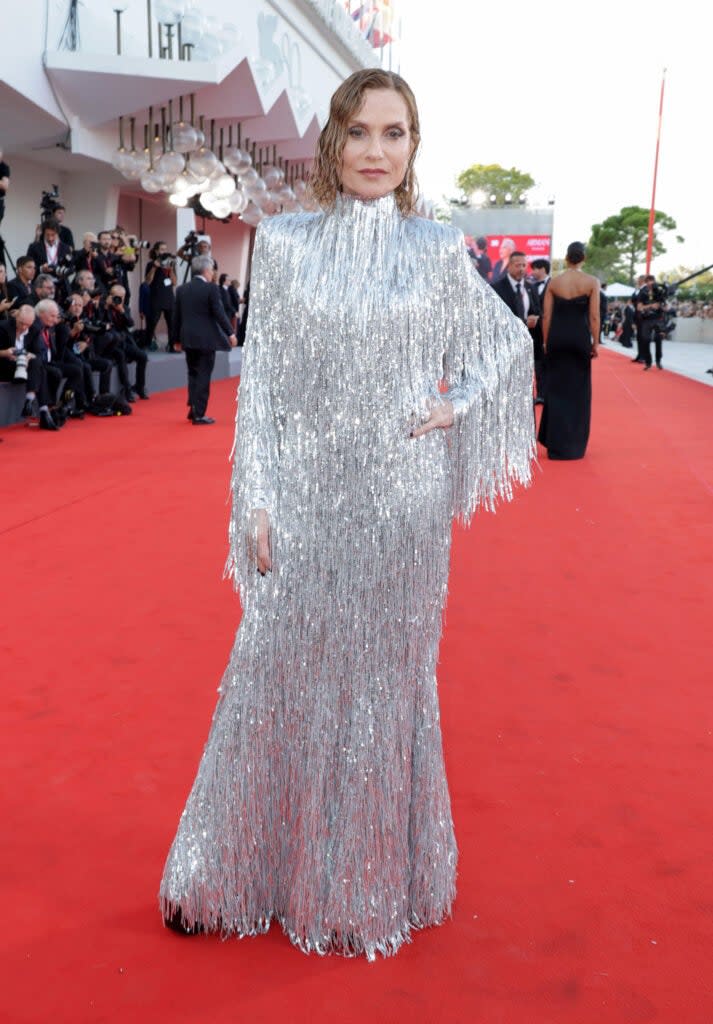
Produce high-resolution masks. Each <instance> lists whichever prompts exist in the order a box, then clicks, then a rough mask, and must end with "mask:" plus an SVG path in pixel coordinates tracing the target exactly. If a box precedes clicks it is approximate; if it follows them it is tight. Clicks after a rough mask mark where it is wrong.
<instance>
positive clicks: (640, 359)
mask: <svg viewBox="0 0 713 1024" xmlns="http://www.w3.org/2000/svg"><path fill="white" fill-rule="evenodd" d="M645 284H646V276H645V275H644V274H640V275H639V277H637V279H636V290H635V291H634V293H633V295H632V296H631V301H632V302H633V304H634V327H635V329H636V355H635V356H634V358H633V359H632V360H631V361H632V363H645V362H646V359H645V358H644V345H643V341H642V336H641V335H642V332H641V317H640V316H639V295H640V294H641V292H643V290H644V285H645Z"/></svg>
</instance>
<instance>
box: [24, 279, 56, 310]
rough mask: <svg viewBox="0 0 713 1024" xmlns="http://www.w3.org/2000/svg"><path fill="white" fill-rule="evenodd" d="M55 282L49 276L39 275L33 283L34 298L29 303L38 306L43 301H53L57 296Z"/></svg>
mask: <svg viewBox="0 0 713 1024" xmlns="http://www.w3.org/2000/svg"><path fill="white" fill-rule="evenodd" d="M55 291H56V288H55V284H54V280H53V279H52V278H51V277H50V275H49V274H38V275H37V277H36V278H35V280H34V281H33V282H32V297H31V299H29V300H28V301H29V302H30V303H31V305H33V306H36V305H37V303H38V302H41V301H42V299H53V298H54V295H55Z"/></svg>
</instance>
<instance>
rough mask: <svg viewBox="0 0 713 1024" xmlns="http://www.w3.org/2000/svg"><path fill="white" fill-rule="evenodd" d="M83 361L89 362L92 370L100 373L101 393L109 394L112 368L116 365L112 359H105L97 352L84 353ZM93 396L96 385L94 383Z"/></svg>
mask: <svg viewBox="0 0 713 1024" xmlns="http://www.w3.org/2000/svg"><path fill="white" fill-rule="evenodd" d="M82 359H83V361H84V362H85V363H87V364H88V366H89V368H90V370H91V371H92V372H96V373H98V374H99V394H100V395H108V394H109V392H110V391H111V368H112V366H113V365H114V364H113V363H112V361H111V359H104V358H102V356H98V355H95V354H92V355H89V356H88V355H86V354H85V355H84V356H83V357H82ZM92 397H94V386H93V384H92Z"/></svg>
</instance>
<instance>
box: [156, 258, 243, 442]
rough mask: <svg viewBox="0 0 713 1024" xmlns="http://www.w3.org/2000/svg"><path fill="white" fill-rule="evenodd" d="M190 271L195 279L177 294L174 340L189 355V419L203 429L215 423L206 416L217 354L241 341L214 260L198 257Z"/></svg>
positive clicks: (180, 288) (184, 285)
mask: <svg viewBox="0 0 713 1024" xmlns="http://www.w3.org/2000/svg"><path fill="white" fill-rule="evenodd" d="M191 270H192V272H193V279H192V280H191V281H190V282H189V283H188V284H183V285H181V286H180V287H179V288H178V289H177V291H176V308H175V312H174V319H173V337H172V339H171V340H172V341H173V343H174V345H176V344H179V345H181V347H182V348H183V350H184V352H185V353H186V366H187V369H188V419H189V420H191V421H192V423H193V424H194V426H203V425H207V424H210V423H215V420H214V419H212V418H211V417H210V416H206V409H207V408H208V397H209V395H210V375H211V373H212V372H213V366H214V365H215V353H216V351H217V350H218V349H224V350H225V349H230V347H231V346H232V347H235V345H237V343H238V339H237V338H236V337H235V334H234V333H233V328H232V325H231V323H230V321H229V320H228V317H227V316H226V314H225V310H224V308H223V302H222V300H221V297H220V289H219V288H218V285H217V284H214V283H213V259H212V257H210V256H196V257H195V259H194V260H193V261H192V262H191Z"/></svg>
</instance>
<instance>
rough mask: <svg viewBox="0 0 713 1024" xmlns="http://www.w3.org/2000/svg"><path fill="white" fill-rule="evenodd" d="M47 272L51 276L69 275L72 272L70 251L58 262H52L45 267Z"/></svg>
mask: <svg viewBox="0 0 713 1024" xmlns="http://www.w3.org/2000/svg"><path fill="white" fill-rule="evenodd" d="M47 273H48V274H50V275H51V276H52V277H58V278H62V277H69V275H70V274H73V273H74V257H73V256H72V254H71V253H67V255H66V256H65V257H64V259H63V260H61V262H60V263H52V264H50V265H49V266H48V267H47Z"/></svg>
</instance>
